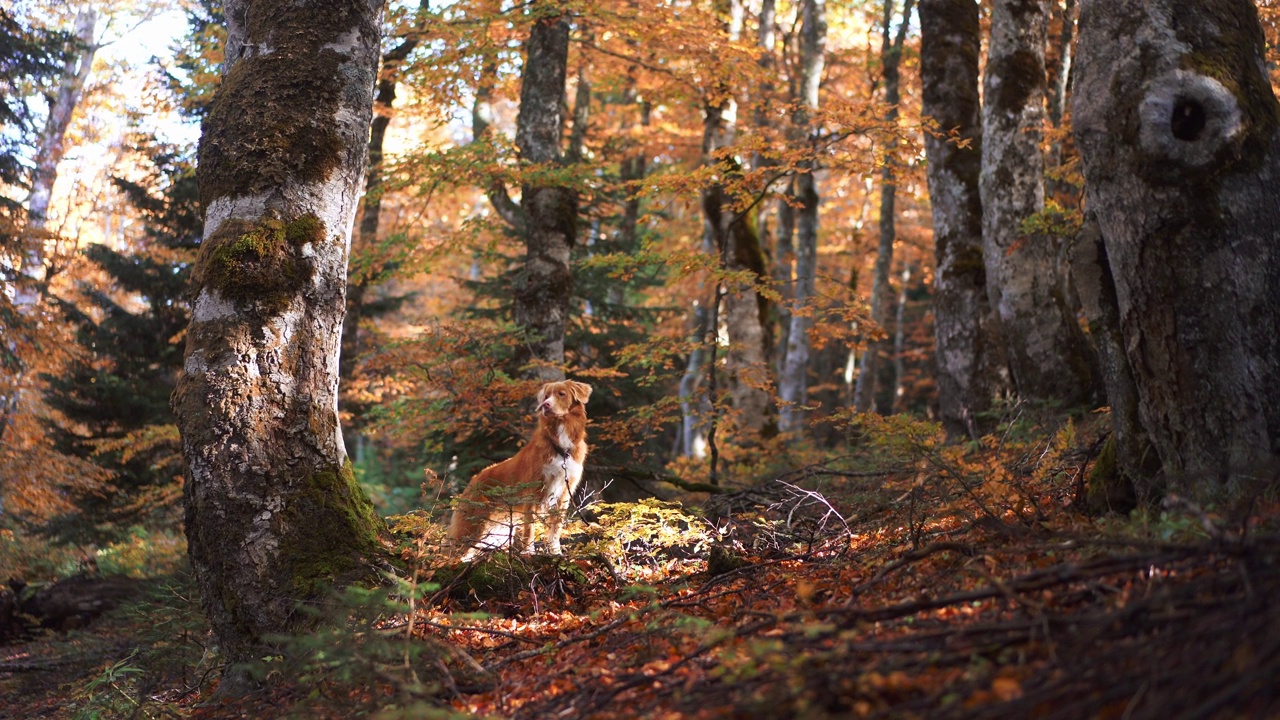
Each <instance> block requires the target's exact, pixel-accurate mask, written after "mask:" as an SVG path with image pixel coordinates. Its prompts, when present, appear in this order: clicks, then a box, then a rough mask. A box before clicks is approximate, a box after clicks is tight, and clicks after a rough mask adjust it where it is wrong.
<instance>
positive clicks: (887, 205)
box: [853, 0, 913, 412]
mask: <svg viewBox="0 0 1280 720" xmlns="http://www.w3.org/2000/svg"><path fill="white" fill-rule="evenodd" d="M912 3H913V0H906V2H904V3H903V5H902V22H901V23H899V24H898V32H897V34H896V35H895V36H893V39H892V40H890V30H891V29H892V26H893V8H894V6H896V5H897V3H896V2H894V0H885V3H884V20H883V22H882V24H881V27H880V31H881V44H880V64H881V66H882V68H883V76H884V102H885V105H886V106H887V107H888V112H887V113H886V114H885V122H886V124H889V125H894V124H897V122H898V116H899V114H900V113H899V111H898V105H899V103H901V102H902V92H901V89H900V85H901V83H900V74H899V72H898V68H899V66H900V65H901V62H902V46H903V44H904V43H905V42H906V38H907V26H908V25H909V24H910V20H911V5H912ZM897 149H898V140H897V138H895V137H893V136H892V135H891V136H890V137H889V139H888V141H887V142H886V143H885V158H884V167H883V168H881V169H880V227H879V229H880V242H879V243H878V245H877V246H876V263H875V266H874V268H873V270H872V274H871V321H872V322H873V323H875V325H876V327H877V328H878V329H880V330H881V331H887V330H888V327H889V307H890V296H889V293H890V288H889V273H890V272H891V271H892V269H893V243H894V242H895V241H896V240H897V224H896V215H897V196H898V185H897V180H896V179H895V177H894V175H895V173H894V170H893V166H894V164H895V163H896V162H897V158H896V157H895V153H896V152H897ZM887 344H888V335H885V336H884V337H883V338H881V339H878V340H871V341H869V342H868V343H867V349H866V350H865V351H864V352H863V353H862V368H861V369H860V370H859V371H858V380H857V384H856V385H855V386H854V390H853V407H854V409H855V410H857V411H858V412H867V411H868V410H873V409H874V407H873V406H874V405H875V394H876V376H877V375H879V369H880V356H881V354H882V353H883V352H884V350H885V348H886V345H887Z"/></svg>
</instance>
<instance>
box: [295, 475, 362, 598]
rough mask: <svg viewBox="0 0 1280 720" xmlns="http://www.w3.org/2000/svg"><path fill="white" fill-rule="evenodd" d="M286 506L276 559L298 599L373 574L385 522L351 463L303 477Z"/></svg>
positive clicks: (312, 595)
mask: <svg viewBox="0 0 1280 720" xmlns="http://www.w3.org/2000/svg"><path fill="white" fill-rule="evenodd" d="M301 482H302V487H301V488H299V492H298V493H297V494H295V495H294V496H293V497H292V499H291V500H290V501H289V506H288V507H286V508H285V511H284V517H283V521H284V523H285V529H284V530H283V537H282V542H281V547H280V560H281V563H282V565H283V566H284V567H287V568H289V569H290V570H291V572H292V577H291V578H290V585H291V587H292V589H293V591H294V592H295V593H296V594H297V595H298V597H299V599H304V598H308V597H314V596H315V595H316V594H317V593H318V591H319V590H320V589H322V588H324V587H328V586H330V585H339V586H341V585H346V584H350V583H351V582H356V581H358V580H360V579H362V578H367V577H371V576H372V575H373V569H372V566H371V565H370V562H369V561H370V559H371V558H373V557H375V556H377V555H380V554H382V544H381V539H382V536H383V535H384V534H385V529H386V526H385V525H384V524H383V522H382V520H381V519H380V518H378V515H377V513H376V512H375V511H374V509H373V504H372V503H370V502H369V499H368V497H366V496H365V494H364V491H363V490H361V489H360V486H359V485H358V484H357V483H356V478H355V471H354V470H353V469H352V466H351V461H350V460H347V461H346V462H345V463H344V464H343V465H342V467H340V468H333V469H326V470H320V471H317V472H315V473H312V474H311V475H309V476H307V477H306V478H303V479H302V481H301Z"/></svg>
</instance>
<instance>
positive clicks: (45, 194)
mask: <svg viewBox="0 0 1280 720" xmlns="http://www.w3.org/2000/svg"><path fill="white" fill-rule="evenodd" d="M97 25H98V13H97V11H96V10H94V9H93V8H92V7H90V6H87V5H86V6H84V7H82V8H81V9H80V11H79V12H77V13H76V19H75V29H74V30H73V31H72V39H71V45H70V46H69V47H68V48H67V54H66V60H65V62H64V63H63V67H62V81H61V82H60V83H59V84H58V94H57V95H55V96H54V98H53V101H52V102H51V103H50V105H49V117H48V120H47V121H46V122H45V126H44V130H43V131H42V132H41V133H40V144H39V146H38V147H37V148H36V156H35V163H34V165H35V167H34V168H33V169H32V171H31V194H30V196H29V197H28V198H27V226H26V230H25V232H24V243H23V244H24V245H25V252H26V256H25V257H24V258H23V262H22V275H23V277H24V282H23V283H22V284H21V285H20V286H19V287H18V294H17V296H16V297H15V298H14V303H15V304H16V305H17V306H18V307H20V308H21V307H29V306H31V305H35V304H36V303H38V302H39V301H40V298H41V296H43V294H44V288H43V285H44V283H45V280H46V278H45V267H44V264H45V256H44V245H45V241H46V240H47V237H46V233H45V226H46V225H47V224H48V222H49V201H50V200H51V199H52V197H53V185H54V183H55V182H56V181H57V179H58V165H59V164H60V163H61V162H62V156H63V155H64V154H65V153H66V145H65V141H66V137H67V128H69V127H70V126H71V116H72V115H74V114H75V111H76V106H77V105H79V104H80V96H81V95H82V94H83V93H84V85H85V83H86V82H87V81H88V80H89V74H90V73H91V72H92V71H93V58H94V55H95V53H96V52H97V50H98V47H97V45H96V44H95V37H94V33H95V30H96V28H97Z"/></svg>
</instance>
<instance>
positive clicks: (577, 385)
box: [568, 380, 591, 405]
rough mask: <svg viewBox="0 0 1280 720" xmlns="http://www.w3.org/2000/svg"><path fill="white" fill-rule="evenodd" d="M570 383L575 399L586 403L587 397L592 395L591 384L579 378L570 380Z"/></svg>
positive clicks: (570, 390)
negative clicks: (579, 380) (580, 380)
mask: <svg viewBox="0 0 1280 720" xmlns="http://www.w3.org/2000/svg"><path fill="white" fill-rule="evenodd" d="M568 384H569V392H571V393H573V399H574V400H577V401H578V402H580V403H582V404H583V405H586V404H587V398H589V397H591V386H590V385H588V384H586V383H582V382H578V381H577V380H570V381H569V382H568Z"/></svg>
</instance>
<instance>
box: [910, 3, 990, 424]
mask: <svg viewBox="0 0 1280 720" xmlns="http://www.w3.org/2000/svg"><path fill="white" fill-rule="evenodd" d="M981 44H982V41H981V29H980V26H979V23H978V3H977V2H975V0H920V75H921V79H922V83H923V93H922V103H923V106H922V112H923V114H924V115H925V117H930V118H933V120H934V122H936V123H937V129H938V131H939V132H941V133H946V134H947V135H946V136H938V135H934V134H932V133H926V134H925V138H924V144H925V153H926V156H927V158H928V162H929V170H928V181H929V204H930V205H931V207H932V210H933V242H934V257H935V259H936V262H937V271H936V275H935V277H934V281H933V291H934V303H933V307H934V310H933V312H934V338H935V342H936V347H937V351H936V354H937V363H938V410H939V417H940V419H941V420H942V425H943V427H944V428H945V429H946V431H947V433H948V434H949V435H951V436H953V437H963V436H968V437H970V438H973V439H977V438H978V437H980V436H981V435H982V433H984V432H985V431H986V429H987V427H986V426H985V425H984V424H983V423H982V422H981V421H980V419H979V418H980V416H981V415H982V414H983V413H985V412H986V411H988V410H989V409H990V408H991V403H992V400H993V399H994V398H995V397H997V396H998V395H1000V394H1002V393H1003V392H1004V391H1005V390H1006V389H1007V386H1008V376H1007V373H1008V371H1007V369H1006V363H1005V356H1004V346H1003V344H1002V340H1001V338H1000V334H999V332H998V327H997V322H996V319H995V317H994V315H993V313H992V310H991V305H990V303H989V302H988V299H987V272H986V267H985V265H984V264H983V259H982V198H981V196H980V194H979V190H978V184H979V179H980V178H981V176H982V106H981V100H980V99H979V95H978V64H979V62H978V61H979V56H980V53H981ZM951 134H954V136H952V135H951Z"/></svg>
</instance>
